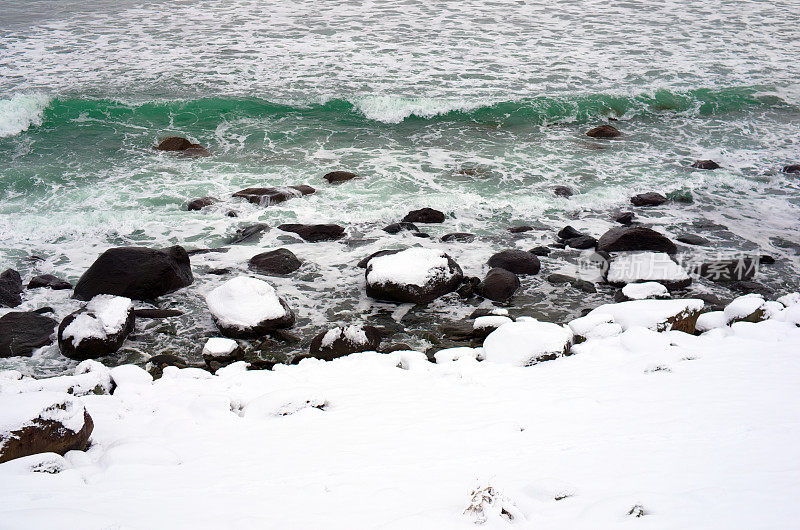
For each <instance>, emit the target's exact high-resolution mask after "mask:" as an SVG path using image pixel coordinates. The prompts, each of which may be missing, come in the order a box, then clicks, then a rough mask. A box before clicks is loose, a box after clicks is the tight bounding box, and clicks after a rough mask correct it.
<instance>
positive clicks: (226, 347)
mask: <svg viewBox="0 0 800 530" xmlns="http://www.w3.org/2000/svg"><path fill="white" fill-rule="evenodd" d="M238 347H239V343H237V342H236V341H235V340H233V339H227V338H225V337H211V338H210V339H208V340H207V341H206V344H205V346H203V357H210V358H212V359H213V358H217V357H228V356H230V354H231V353H233V352H234V351H235V350H236V348H238Z"/></svg>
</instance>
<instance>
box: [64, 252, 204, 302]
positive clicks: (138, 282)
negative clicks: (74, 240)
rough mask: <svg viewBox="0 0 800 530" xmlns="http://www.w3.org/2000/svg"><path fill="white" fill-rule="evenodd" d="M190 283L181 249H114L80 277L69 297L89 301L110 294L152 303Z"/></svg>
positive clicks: (189, 269)
mask: <svg viewBox="0 0 800 530" xmlns="http://www.w3.org/2000/svg"><path fill="white" fill-rule="evenodd" d="M193 281H194V277H193V276H192V267H191V264H190V263H189V255H188V254H187V253H186V250H184V248H183V247H181V246H174V247H169V248H166V249H163V250H161V249H153V248H145V247H117V248H112V249H109V250H106V251H105V252H103V253H102V254H101V255H100V257H99V258H97V259H96V260H95V262H94V263H93V264H92V266H91V267H89V269H88V270H87V271H86V272H84V273H83V276H81V278H80V280H78V284H77V285H76V286H75V292H74V293H73V295H72V296H73V298H77V299H78V300H91V299H92V298H93V297H95V296H96V295H98V294H113V295H117V296H125V297H127V298H131V299H133V300H153V299H154V298H158V297H159V296H162V295H165V294H167V293H171V292H173V291H177V290H178V289H180V288H182V287H186V286H187V285H191V283H192V282H193Z"/></svg>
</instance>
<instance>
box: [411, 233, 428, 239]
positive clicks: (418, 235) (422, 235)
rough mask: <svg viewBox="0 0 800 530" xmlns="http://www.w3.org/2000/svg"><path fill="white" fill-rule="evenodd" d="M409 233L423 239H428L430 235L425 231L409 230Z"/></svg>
mask: <svg viewBox="0 0 800 530" xmlns="http://www.w3.org/2000/svg"><path fill="white" fill-rule="evenodd" d="M411 235H412V236H414V237H421V238H423V239H430V238H431V235H430V234H428V233H425V232H411Z"/></svg>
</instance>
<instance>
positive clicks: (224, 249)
mask: <svg viewBox="0 0 800 530" xmlns="http://www.w3.org/2000/svg"><path fill="white" fill-rule="evenodd" d="M229 250H230V248H228V247H220V248H193V249H192V250H187V251H186V254H188V255H189V256H197V255H199V254H211V253H212V252H217V253H223V252H228V251H229Z"/></svg>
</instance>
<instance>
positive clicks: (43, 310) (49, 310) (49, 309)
mask: <svg viewBox="0 0 800 530" xmlns="http://www.w3.org/2000/svg"><path fill="white" fill-rule="evenodd" d="M33 312H34V313H37V314H39V315H44V314H46V313H55V312H56V310H55V309H53V308H52V307H50V306H49V305H46V306H44V307H40V308H38V309H34V310H33Z"/></svg>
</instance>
